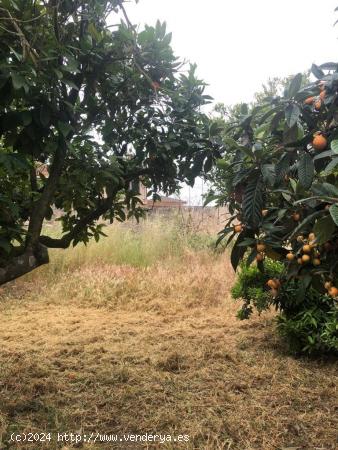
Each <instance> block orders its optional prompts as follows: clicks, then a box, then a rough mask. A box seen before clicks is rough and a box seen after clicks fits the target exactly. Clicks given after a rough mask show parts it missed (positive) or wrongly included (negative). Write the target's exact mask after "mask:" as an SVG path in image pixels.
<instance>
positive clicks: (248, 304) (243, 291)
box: [231, 259, 283, 319]
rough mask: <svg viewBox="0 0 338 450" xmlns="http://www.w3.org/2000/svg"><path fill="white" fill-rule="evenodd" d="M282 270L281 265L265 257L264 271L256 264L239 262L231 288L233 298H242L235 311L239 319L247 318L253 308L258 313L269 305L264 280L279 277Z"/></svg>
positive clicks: (267, 290) (269, 297) (269, 296)
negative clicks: (238, 268) (241, 303)
mask: <svg viewBox="0 0 338 450" xmlns="http://www.w3.org/2000/svg"><path fill="white" fill-rule="evenodd" d="M282 270H283V265H282V264H281V263H279V262H276V261H273V260H271V259H266V262H265V271H264V272H261V271H260V270H258V268H257V267H256V266H249V267H248V266H247V265H246V264H244V263H242V264H241V270H240V272H239V274H238V277H237V281H236V283H235V285H234V286H233V288H232V289H231V294H232V296H233V298H235V299H242V300H243V306H242V308H241V309H240V310H239V311H238V313H237V316H238V317H239V318H240V319H248V318H249V317H250V314H251V313H252V312H253V308H256V309H257V311H258V312H259V313H260V312H262V311H264V310H266V309H268V308H269V307H270V305H271V303H272V298H271V295H270V293H269V288H268V287H267V285H266V282H267V281H268V280H269V279H270V278H279V276H280V274H281V272H282Z"/></svg>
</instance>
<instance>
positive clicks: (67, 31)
mask: <svg viewBox="0 0 338 450" xmlns="http://www.w3.org/2000/svg"><path fill="white" fill-rule="evenodd" d="M125 3H126V2H125V1H124V0H74V1H70V0H63V1H59V0H2V1H1V3H0V284H2V283H5V282H7V281H9V280H13V279H15V278H17V277H18V276H20V275H23V274H25V273H27V272H29V271H31V270H33V269H35V268H36V267H38V266H39V265H41V264H44V263H46V262H48V248H66V247H68V246H69V245H76V244H77V243H78V242H84V243H86V242H88V240H89V239H90V238H92V237H94V239H95V240H98V239H99V238H100V236H101V235H103V234H104V233H103V231H102V224H98V219H99V218H100V217H103V218H104V219H107V220H110V221H111V222H112V221H113V220H120V221H124V220H125V219H126V218H128V217H131V216H135V217H136V218H138V217H139V216H140V215H141V214H142V211H143V210H142V208H141V207H140V200H139V197H138V185H139V183H138V182H139V180H140V179H141V178H142V182H143V184H144V185H145V186H146V187H147V188H148V190H149V193H150V195H153V196H154V199H156V198H157V196H158V194H157V193H158V192H159V191H161V192H164V193H167V194H170V193H173V192H174V191H176V190H177V188H178V186H179V184H180V182H187V183H189V184H193V182H194V179H195V177H196V176H197V175H198V174H199V173H201V172H203V171H204V172H207V171H209V170H210V168H211V166H212V161H213V158H214V156H217V155H218V156H219V153H218V146H217V145H216V144H215V142H213V139H212V134H213V131H212V129H211V127H210V122H209V119H208V117H207V116H206V115H205V114H203V113H202V112H201V107H202V106H203V105H204V104H206V103H208V102H209V101H210V97H208V96H207V95H205V94H204V88H205V84H204V83H203V82H202V81H201V80H199V79H198V78H197V77H196V75H195V67H194V66H191V67H190V68H185V67H183V66H182V64H181V62H180V61H179V60H178V59H177V57H175V55H174V53H173V50H172V48H171V46H170V41H171V34H170V33H167V32H166V26H165V24H161V23H159V22H157V24H156V26H155V27H150V26H146V27H145V28H144V29H143V30H141V31H137V28H136V27H135V26H134V25H133V24H132V23H131V22H130V20H129V18H128V15H127V13H126V10H125ZM41 168H42V169H43V170H42V169H41ZM135 186H136V187H135ZM54 207H56V208H58V209H59V210H60V211H61V217H60V220H61V225H62V235H61V237H60V238H58V239H55V238H52V237H49V236H47V235H44V233H43V224H44V221H45V220H48V219H50V218H51V216H52V214H53V208H54Z"/></svg>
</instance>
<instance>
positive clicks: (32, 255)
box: [0, 244, 49, 285]
mask: <svg viewBox="0 0 338 450" xmlns="http://www.w3.org/2000/svg"><path fill="white" fill-rule="evenodd" d="M48 262H49V257H48V250H47V248H46V247H45V246H43V245H41V244H39V245H38V246H37V247H36V248H35V249H34V251H32V250H31V249H29V250H26V252H25V253H23V254H22V255H20V256H15V257H14V258H12V259H10V260H9V261H8V262H7V263H6V267H0V285H2V284H4V283H7V282H8V281H12V280H15V279H16V278H18V277H21V276H22V275H25V274H26V273H28V272H31V271H32V270H34V269H36V268H37V267H39V266H41V265H43V264H47V263H48Z"/></svg>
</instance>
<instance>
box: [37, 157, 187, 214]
mask: <svg viewBox="0 0 338 450" xmlns="http://www.w3.org/2000/svg"><path fill="white" fill-rule="evenodd" d="M36 175H37V177H40V178H41V177H44V178H48V177H49V172H48V166H47V164H39V165H38V166H37V167H36ZM130 189H133V190H134V191H138V192H139V193H140V199H141V200H142V203H143V207H144V208H151V209H161V208H181V207H182V206H184V205H185V204H186V202H184V201H183V200H180V199H178V198H173V197H167V196H164V195H160V197H161V201H159V200H157V201H156V202H154V201H153V199H152V198H149V197H147V188H146V187H145V186H144V184H142V182H141V181H139V182H137V181H136V183H131V184H130Z"/></svg>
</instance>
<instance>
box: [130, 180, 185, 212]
mask: <svg viewBox="0 0 338 450" xmlns="http://www.w3.org/2000/svg"><path fill="white" fill-rule="evenodd" d="M138 191H139V193H140V199H141V200H142V203H143V206H144V207H145V208H151V209H163V208H182V206H184V205H185V204H186V202H184V201H183V200H180V199H179V198H173V197H167V196H164V195H160V197H161V201H160V200H157V201H156V202H154V201H153V199H152V198H151V197H150V198H149V197H147V188H146V187H145V186H144V185H143V184H142V182H140V183H139V187H138Z"/></svg>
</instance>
